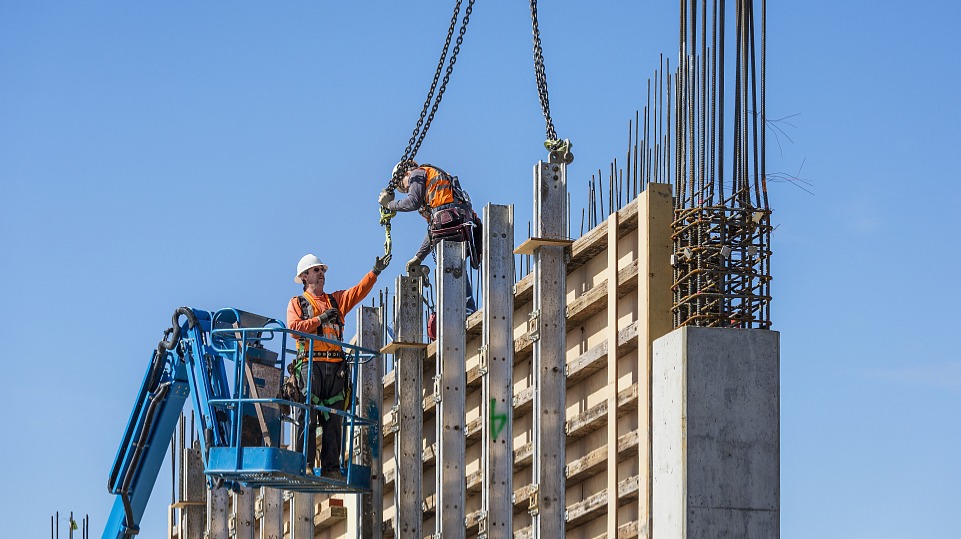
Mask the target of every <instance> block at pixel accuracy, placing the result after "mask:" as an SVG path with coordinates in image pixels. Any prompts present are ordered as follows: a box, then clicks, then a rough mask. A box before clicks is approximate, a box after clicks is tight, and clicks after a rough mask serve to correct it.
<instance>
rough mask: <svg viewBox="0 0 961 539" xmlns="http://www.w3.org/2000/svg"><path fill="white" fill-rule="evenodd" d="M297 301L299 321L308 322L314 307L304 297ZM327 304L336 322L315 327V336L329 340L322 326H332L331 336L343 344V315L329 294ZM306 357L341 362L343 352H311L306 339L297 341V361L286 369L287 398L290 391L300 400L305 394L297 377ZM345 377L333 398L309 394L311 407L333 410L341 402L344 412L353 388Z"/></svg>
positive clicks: (325, 416)
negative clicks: (342, 384)
mask: <svg viewBox="0 0 961 539" xmlns="http://www.w3.org/2000/svg"><path fill="white" fill-rule="evenodd" d="M297 301H298V303H299V304H300V313H301V314H300V318H301V320H309V319H311V318H313V317H314V306H313V304H312V303H311V302H310V300H308V299H307V298H306V297H304V296H297ZM327 302H328V304H329V305H330V306H331V308H333V309H336V310H337V320H336V323H330V322H324V323H321V325H320V326H318V327H317V335H319V336H321V337H327V338H330V337H331V336H330V335H327V334H325V332H324V326H333V331H334V335H333V336H334V337H336V340H338V341H341V342H343V340H344V314H343V313H342V312H341V311H340V306H339V305H338V304H337V300H336V299H334V296H332V295H330V294H327ZM308 347H310V348H308ZM308 357H310V358H318V357H326V358H340V359H341V360H343V359H344V357H345V356H344V351H343V350H325V351H315V350H313V347H312V346H311V345H310V344H309V342H308V341H307V340H306V339H304V340H298V341H297V360H296V361H295V362H294V363H291V364H290V365H288V367H287V370H288V371H289V373H290V376H289V377H288V379H287V382H286V383H285V386H287V385H292V386H293V387H291V388H290V390H288V391H285V394H286V396H288V397H290V396H294V395H290V393H293V392H294V391H292V390H294V389H295V390H296V393H297V394H299V395H300V398H301V399H303V396H304V395H305V394H306V391H305V389H304V388H303V387H302V386H301V385H300V378H299V376H300V370H301V368H302V367H303V366H304V365H305V364H307V363H309V361H308ZM345 368H346V365H345ZM345 377H346V381H345V383H344V391H342V392H340V393H338V394H336V395H334V396H332V397H328V398H326V399H321V398H320V397H318V396H317V395H314V394H313V392H311V393H310V403H311V404H312V405H314V406H326V407H328V408H333V407H334V405H335V404H337V403H338V402H341V401H343V402H344V410H346V409H347V407H348V405H349V403H350V396H351V393H352V391H353V388H352V387H351V383H350V381H351V378H350V373H349V372H348V373H345ZM285 389H286V388H285ZM291 400H292V399H291ZM298 402H303V401H302V400H300V401H298ZM321 413H322V414H324V419H325V420H326V419H329V417H330V414H328V413H327V412H326V411H321Z"/></svg>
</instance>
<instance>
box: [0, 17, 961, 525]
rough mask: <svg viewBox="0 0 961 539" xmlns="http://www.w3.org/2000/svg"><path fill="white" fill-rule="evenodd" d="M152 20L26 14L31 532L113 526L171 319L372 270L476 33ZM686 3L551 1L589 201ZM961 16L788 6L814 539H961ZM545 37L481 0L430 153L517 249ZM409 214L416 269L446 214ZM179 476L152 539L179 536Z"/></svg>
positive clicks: (15, 508) (771, 46) (10, 134)
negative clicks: (146, 390) (427, 119)
mask: <svg viewBox="0 0 961 539" xmlns="http://www.w3.org/2000/svg"><path fill="white" fill-rule="evenodd" d="M154 4H155V5H145V4H142V3H129V2H116V1H99V2H53V1H46V2H40V1H38V2H10V1H6V2H0V193H2V195H0V231H2V235H0V238H2V239H0V241H2V244H0V245H2V249H0V257H2V258H0V259H2V261H3V263H2V264H0V305H2V306H3V307H4V308H3V309H2V310H0V328H2V329H0V332H2V342H3V343H4V347H3V349H4V351H3V357H4V366H5V368H4V376H3V377H0V399H2V401H0V402H2V405H3V409H4V410H5V413H4V415H5V417H6V418H7V420H6V427H7V436H6V437H5V439H6V442H5V443H4V444H2V445H0V461H2V462H4V482H5V484H4V488H3V489H0V505H2V506H3V507H4V508H5V511H4V513H5V514H6V515H7V516H8V518H7V519H6V520H5V523H4V528H5V529H6V530H7V531H6V533H7V534H9V535H8V536H9V537H44V536H45V534H46V530H48V529H49V517H50V515H51V514H53V513H54V512H55V511H58V510H59V511H60V512H61V513H64V512H68V511H71V510H72V511H74V512H75V513H78V514H84V513H89V514H90V516H91V530H92V531H93V533H94V534H95V535H99V534H100V532H101V530H102V526H103V522H104V520H105V518H106V516H107V514H108V512H109V507H110V505H111V503H112V499H111V497H110V496H109V495H108V494H107V492H106V489H105V483H106V481H105V480H106V475H107V472H108V468H109V466H110V463H111V460H112V459H113V457H114V454H115V452H116V445H117V443H118V441H119V437H120V435H121V431H122V429H123V426H124V424H125V422H126V420H127V417H128V415H129V410H130V407H131V405H132V401H133V398H134V396H135V394H136V391H137V389H138V387H139V383H140V381H141V379H142V376H143V372H144V369H145V367H146V363H147V360H148V358H149V355H150V351H151V349H152V348H153V347H154V346H155V345H156V342H157V341H158V340H159V339H160V337H161V335H162V331H163V329H164V328H165V327H166V326H167V325H168V324H169V320H170V314H171V313H172V311H173V309H175V308H176V307H178V306H180V305H190V306H195V307H200V308H207V309H216V308H219V307H224V306H235V307H237V308H241V309H245V310H249V311H253V312H258V313H263V314H267V315H273V316H278V317H280V316H282V313H283V309H284V306H285V305H286V302H287V300H288V299H289V298H290V296H291V295H294V294H296V293H297V292H298V290H297V287H295V286H293V285H292V284H291V282H290V280H291V277H292V273H293V272H294V267H295V264H296V262H297V260H298V259H299V258H300V256H302V255H303V254H304V253H305V252H314V253H316V254H318V255H319V256H321V257H322V258H324V259H325V260H326V261H329V263H330V265H331V271H330V272H329V273H328V284H329V285H330V286H332V287H338V288H343V287H347V286H350V285H352V284H354V283H355V282H356V281H357V279H359V277H360V276H361V275H362V274H363V273H364V272H365V271H366V270H367V269H369V267H370V265H371V263H372V262H373V258H374V256H375V255H377V254H378V253H379V252H380V250H381V242H382V241H383V235H382V230H381V229H380V227H379V226H378V223H377V210H376V202H375V200H376V195H377V192H378V191H379V190H380V189H381V188H382V186H383V184H384V183H385V181H386V176H387V174H388V173H389V170H390V167H391V166H392V165H393V164H394V162H395V161H396V159H397V157H398V156H399V155H400V154H401V153H402V152H403V148H404V146H405V145H406V142H407V139H408V137H409V136H410V131H411V129H412V128H413V124H414V121H415V120H416V116H417V114H418V112H419V110H420V107H421V105H422V103H423V99H424V95H425V93H426V90H427V88H428V85H429V82H430V77H431V75H432V73H433V69H434V66H435V65H436V60H437V55H438V52H439V48H440V46H441V44H442V39H443V33H444V31H445V30H446V25H447V22H448V20H449V16H450V12H449V4H450V3H449V2H444V3H441V2H417V3H414V2H403V3H402V2H365V3H359V2H339V3H334V2H301V1H298V2H283V3H279V2H278V3H270V4H268V3H256V2H232V3H230V4H229V5H228V4H225V3H220V4H218V3H210V2H208V3H200V4H198V3H195V2H183V1H169V2H162V3H154ZM548 4H549V5H548ZM677 11H678V9H677V6H676V3H674V2H660V3H653V2H627V1H609V2H574V1H556V2H550V3H548V2H544V5H542V6H541V12H540V21H541V28H542V37H543V40H544V47H545V57H546V62H547V75H548V79H549V82H550V88H551V104H552V110H553V115H554V120H555V124H556V126H557V129H558V132H559V133H560V134H561V135H562V136H564V137H570V138H571V139H573V140H574V143H575V148H574V151H575V155H576V160H575V162H574V164H573V165H572V166H571V168H570V171H569V182H570V189H571V193H572V205H573V207H574V208H580V207H582V206H583V205H584V203H585V193H586V191H587V189H586V182H587V180H588V179H589V178H590V174H591V172H592V171H593V170H596V169H597V168H599V167H600V168H604V167H607V166H608V163H610V161H611V159H613V158H614V157H615V156H619V155H620V153H621V152H622V151H623V149H624V148H625V147H626V143H627V142H626V140H625V138H626V137H625V135H626V130H627V121H628V119H629V118H633V116H634V111H635V109H637V108H640V107H641V106H642V104H643V100H644V94H645V91H646V90H645V88H646V86H645V84H646V82H645V81H646V79H647V77H648V76H650V75H651V73H652V72H653V70H654V68H655V67H656V65H657V63H658V58H659V54H660V53H662V52H663V53H665V55H667V56H669V57H671V58H672V64H673V60H674V59H676V51H677V17H678V14H677ZM959 17H961V7H958V5H957V4H956V3H953V2H917V3H914V4H912V5H908V4H904V3H893V2H880V3H873V6H872V7H868V5H867V4H858V3H842V2H828V1H823V0H822V1H814V2H804V3H776V2H771V5H770V6H768V32H769V39H768V55H769V64H768V115H769V116H770V117H782V116H791V119H790V123H791V124H792V125H790V126H785V129H786V130H787V134H788V135H790V138H791V139H792V140H791V141H787V140H782V146H781V148H777V147H776V146H775V145H773V144H770V145H769V146H770V148H769V155H768V163H769V165H768V169H769V171H770V172H783V173H790V174H794V175H798V176H801V177H802V178H804V179H805V180H806V181H808V182H810V184H811V185H808V186H806V188H807V189H808V190H809V191H811V193H813V194H811V193H808V192H806V191H804V190H801V189H799V188H797V187H795V186H793V185H791V184H789V183H778V184H774V185H772V188H771V193H770V196H771V206H772V208H773V209H774V217H773V221H774V223H775V225H777V230H776V231H775V233H774V236H773V247H774V251H775V254H774V259H773V270H772V271H773V274H774V282H773V287H772V291H773V294H774V298H775V299H774V303H773V307H772V317H773V320H774V325H775V329H777V330H779V331H780V332H781V339H782V341H781V342H782V350H781V376H782V378H781V384H782V385H781V389H782V398H781V425H782V431H781V492H782V503H781V510H782V514H781V522H782V537H785V538H787V539H798V538H807V537H821V538H850V537H872V538H884V537H905V536H907V537H950V536H956V535H957V527H956V525H955V524H954V523H953V522H952V521H951V519H950V518H949V515H951V514H954V512H955V511H956V509H957V507H958V503H959V501H961V464H959V459H958V455H959V454H961V422H959V420H958V419H957V417H958V416H957V411H958V408H959V402H961V355H959V353H958V351H957V347H956V343H957V338H956V335H957V330H956V329H954V327H955V325H956V320H955V318H954V316H953V315H955V314H956V311H957V306H958V304H959V303H961V293H959V291H958V287H957V285H956V273H957V268H958V267H959V262H961V260H959V255H958V249H957V243H958V241H957V238H956V237H955V232H954V231H955V230H956V228H957V218H958V216H959V213H961V212H959V210H958V208H961V195H959V190H958V189H957V187H956V186H955V184H956V183H957V180H958V178H959V176H961V174H959V164H958V160H957V159H956V155H957V148H958V146H959V143H961V104H959V101H958V99H957V87H958V82H959V81H958V73H959V71H961V69H959V68H961V65H959V64H961V62H959V60H958V58H957V55H956V54H955V53H954V52H953V43H952V41H949V40H951V39H952V36H955V35H956V29H955V28H954V26H953V25H952V22H953V21H957V20H959ZM529 25H530V21H529V14H528V12H527V5H526V2H478V5H477V6H476V9H475V10H474V15H473V17H472V19H471V26H470V29H469V30H468V33H467V36H466V40H465V43H464V46H463V50H462V52H461V54H460V56H459V58H458V62H457V66H456V69H455V72H454V75H453V78H452V80H451V83H450V85H449V87H448V91H447V94H446V95H445V99H444V103H443V105H442V107H441V110H440V112H439V113H438V116H437V118H436V120H435V122H434V126H433V128H432V130H431V132H430V134H429V136H428V138H427V140H426V142H425V143H424V146H423V147H422V148H421V151H420V153H419V157H421V158H422V159H423V160H426V161H431V162H434V163H437V164H439V165H441V166H443V167H445V168H448V169H449V170H451V171H452V172H454V173H456V174H458V175H459V176H460V178H461V179H462V181H463V182H464V183H465V186H466V187H467V189H468V190H469V191H470V193H471V196H472V197H473V198H474V200H475V202H479V203H478V204H477V205H481V203H484V202H487V201H492V202H495V203H514V204H515V205H516V206H515V211H516V222H517V224H518V226H517V229H518V231H519V232H521V233H522V232H526V230H523V229H524V224H525V223H526V221H527V220H528V219H529V218H530V211H531V210H530V208H531V204H532V202H531V195H530V192H531V188H530V183H531V180H530V176H531V167H532V165H533V164H534V163H535V162H536V161H537V160H538V159H541V158H543V157H544V152H543V150H542V147H541V142H542V141H543V138H544V136H543V133H544V131H543V127H544V125H543V120H542V118H541V116H540V108H539V105H538V102H537V95H536V93H535V91H534V78H533V71H532V61H531V53H530V27H529ZM802 164H803V166H802ZM575 212H576V210H575ZM395 223H396V224H395V227H394V232H395V252H396V253H397V257H398V259H399V260H400V262H403V261H404V260H406V259H407V258H408V256H407V253H413V251H414V250H416V247H417V245H418V244H419V242H420V239H421V237H422V233H423V229H422V226H423V225H422V223H421V222H420V221H419V220H418V219H416V218H413V217H409V218H407V219H399V220H397V221H395ZM575 228H576V227H575ZM519 236H520V234H519ZM400 266H401V264H396V265H394V266H391V268H390V269H389V270H388V272H387V279H382V280H381V283H382V284H384V283H390V282H392V280H393V277H394V276H395V275H396V274H397V272H398V271H400ZM952 335H955V337H952ZM166 481H168V480H167V479H166V476H165V474H162V476H161V480H160V482H159V484H158V487H157V489H156V490H155V495H154V498H153V500H152V502H151V506H150V507H149V508H148V510H147V514H146V516H145V518H144V521H143V529H144V530H145V532H144V533H145V536H146V537H151V536H160V535H161V534H162V533H163V530H164V529H165V526H166V512H165V510H164V507H165V504H166V503H168V501H167V500H168V496H169V482H166Z"/></svg>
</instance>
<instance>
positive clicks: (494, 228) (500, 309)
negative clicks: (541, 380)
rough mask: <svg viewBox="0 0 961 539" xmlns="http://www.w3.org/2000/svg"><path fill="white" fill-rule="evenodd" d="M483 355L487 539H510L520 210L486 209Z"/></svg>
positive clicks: (482, 528) (483, 529)
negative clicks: (516, 229)
mask: <svg viewBox="0 0 961 539" xmlns="http://www.w3.org/2000/svg"><path fill="white" fill-rule="evenodd" d="M484 224H485V226H486V228H485V230H484V246H483V252H484V262H483V289H484V324H483V330H482V331H483V334H482V347H483V348H482V350H481V357H480V360H481V368H480V372H481V375H482V376H483V377H484V378H483V381H482V384H481V391H482V397H481V414H482V415H481V417H482V418H483V419H482V422H481V444H482V447H481V481H482V485H481V489H482V490H481V497H482V500H481V511H482V514H481V519H480V522H479V525H478V535H479V536H480V537H482V539H484V538H486V539H510V537H511V536H512V534H513V529H514V524H513V514H514V508H513V504H512V503H511V496H510V495H509V493H513V492H514V487H513V476H514V472H513V463H514V458H513V456H514V455H513V454H514V437H513V422H514V407H513V397H514V395H513V385H512V382H513V371H514V337H513V329H514V302H513V299H514V292H513V279H514V256H513V252H514V208H513V207H512V206H500V205H495V204H488V205H486V206H484Z"/></svg>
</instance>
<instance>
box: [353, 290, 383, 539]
mask: <svg viewBox="0 0 961 539" xmlns="http://www.w3.org/2000/svg"><path fill="white" fill-rule="evenodd" d="M357 328H358V329H357V335H358V336H359V339H358V342H357V344H358V346H361V347H363V348H367V349H370V350H380V348H381V346H382V345H383V343H382V342H381V341H382V337H381V336H382V335H383V331H382V330H383V311H382V310H381V309H379V308H375V307H361V308H360V310H359V311H358V312H357ZM383 379H384V361H383V359H382V358H381V357H380V356H378V357H375V358H374V359H372V360H370V361H368V362H367V363H364V364H363V366H362V367H361V369H360V386H361V389H360V401H359V403H358V404H359V408H360V410H361V414H362V415H363V416H364V417H367V418H369V419H371V420H373V421H374V426H373V427H370V428H367V429H362V432H361V433H360V436H363V437H365V439H364V440H362V441H361V443H360V444H359V446H360V464H361V465H362V466H368V467H370V487H371V491H370V492H365V493H363V494H361V495H360V515H359V520H360V537H361V538H362V539H374V538H375V537H381V536H382V535H383V534H382V533H381V525H382V523H383V520H384V476H383V461H382V459H381V450H382V448H383V447H384V434H383V429H382V426H381V418H382V417H383V413H382V412H381V409H380V407H381V406H382V404H383V401H384V385H383ZM364 431H366V432H364Z"/></svg>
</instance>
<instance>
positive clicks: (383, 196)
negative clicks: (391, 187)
mask: <svg viewBox="0 0 961 539" xmlns="http://www.w3.org/2000/svg"><path fill="white" fill-rule="evenodd" d="M393 200H394V193H392V192H391V191H388V190H387V189H384V190H383V191H381V192H380V196H379V197H377V203H378V204H380V205H381V206H383V207H385V208H387V206H388V205H389V204H390V203H391V202H392V201H393ZM387 209H390V208H387Z"/></svg>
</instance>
